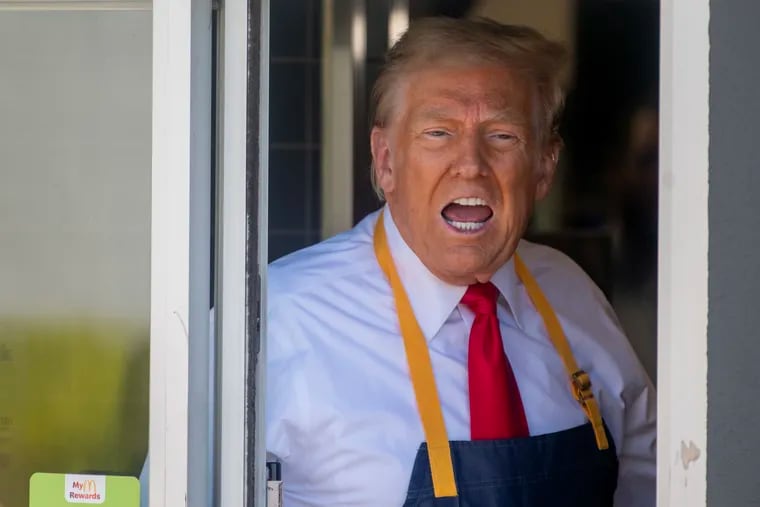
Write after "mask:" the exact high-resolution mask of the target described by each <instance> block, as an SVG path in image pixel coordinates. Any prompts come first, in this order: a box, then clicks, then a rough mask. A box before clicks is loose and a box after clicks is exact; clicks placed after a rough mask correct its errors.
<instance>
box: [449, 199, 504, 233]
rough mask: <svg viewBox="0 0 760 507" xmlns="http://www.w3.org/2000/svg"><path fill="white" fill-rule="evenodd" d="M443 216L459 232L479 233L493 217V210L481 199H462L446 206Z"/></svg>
mask: <svg viewBox="0 0 760 507" xmlns="http://www.w3.org/2000/svg"><path fill="white" fill-rule="evenodd" d="M441 216H442V217H443V219H444V220H445V221H446V223H447V224H449V225H450V226H451V227H452V228H453V229H455V230H457V231H459V232H477V231H479V230H481V229H482V228H483V227H485V226H486V223H487V222H488V221H489V220H490V219H491V217H493V210H492V209H491V207H490V206H489V205H488V203H487V202H486V201H484V200H483V199H481V198H479V197H460V198H459V199H455V200H453V201H452V202H450V203H449V204H448V205H446V207H445V208H443V210H442V211H441Z"/></svg>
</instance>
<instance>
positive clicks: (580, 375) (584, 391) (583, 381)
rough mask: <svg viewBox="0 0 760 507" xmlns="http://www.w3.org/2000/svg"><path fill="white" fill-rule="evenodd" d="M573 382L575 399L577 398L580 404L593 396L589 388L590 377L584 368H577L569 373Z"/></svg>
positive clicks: (583, 403)
mask: <svg viewBox="0 0 760 507" xmlns="http://www.w3.org/2000/svg"><path fill="white" fill-rule="evenodd" d="M571 378H572V382H573V390H574V391H575V399H577V400H578V401H579V402H580V403H581V405H585V404H586V400H590V399H591V398H593V397H594V393H593V391H592V390H591V377H589V374H588V373H586V372H585V371H584V370H578V371H576V372H575V373H573V374H572V375H571Z"/></svg>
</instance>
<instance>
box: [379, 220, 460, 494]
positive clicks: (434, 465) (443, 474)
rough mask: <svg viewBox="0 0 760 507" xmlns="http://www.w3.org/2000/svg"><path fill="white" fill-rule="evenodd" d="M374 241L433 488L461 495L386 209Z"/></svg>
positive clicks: (424, 341) (439, 491) (425, 345)
mask: <svg viewBox="0 0 760 507" xmlns="http://www.w3.org/2000/svg"><path fill="white" fill-rule="evenodd" d="M374 245H375V255H376V256H377V260H378V263H379V264H380V267H381V268H382V269H383V272H384V273H385V276H386V277H387V278H388V281H389V282H390V285H391V288H392V290H393V297H394V299H395V300H396V312H397V313H398V319H399V324H400V326H401V336H403V338H404V348H405V349H406V359H407V362H408V363H409V374H410V376H411V379H412V385H413V386H414V395H415V397H416V398H417V409H418V411H419V413H420V418H421V420H422V428H423V430H424V432H425V441H426V442H427V448H428V459H429V461H430V471H431V474H432V476H433V491H434V493H435V496H436V498H440V497H447V496H457V485H456V482H455V481H454V466H453V464H452V461H451V449H450V447H449V437H448V435H447V433H446V424H445V423H444V420H443V412H442V411H441V403H440V401H439V399H438V389H437V388H436V385H435V377H434V375H433V365H432V363H431V362H430V353H429V351H428V346H427V340H426V339H425V335H423V334H422V330H421V329H420V326H419V324H418V323H417V319H416V318H415V317H414V311H413V310H412V305H411V304H410V303H409V298H408V297H407V295H406V291H405V290H404V286H403V285H402V283H401V279H400V278H399V276H398V273H397V272H396V266H395V265H394V264H393V258H392V257H391V253H390V249H389V248H388V241H387V238H386V236H385V227H384V225H383V212H382V211H381V212H380V217H379V218H378V220H377V224H376V226H375V237H374Z"/></svg>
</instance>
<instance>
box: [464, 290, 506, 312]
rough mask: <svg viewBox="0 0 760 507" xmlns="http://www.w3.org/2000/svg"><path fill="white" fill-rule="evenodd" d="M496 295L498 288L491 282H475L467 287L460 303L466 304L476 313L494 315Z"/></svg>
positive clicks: (497, 294) (497, 295)
mask: <svg viewBox="0 0 760 507" xmlns="http://www.w3.org/2000/svg"><path fill="white" fill-rule="evenodd" d="M498 297H499V289H497V288H496V286H495V285H494V284H492V283H491V282H487V283H476V284H473V285H470V286H469V287H467V292H465V293H464V296H463V297H462V304H465V305H467V307H468V308H469V309H470V310H472V312H473V313H474V314H476V315H488V314H490V315H494V314H495V313H496V300H497V299H498Z"/></svg>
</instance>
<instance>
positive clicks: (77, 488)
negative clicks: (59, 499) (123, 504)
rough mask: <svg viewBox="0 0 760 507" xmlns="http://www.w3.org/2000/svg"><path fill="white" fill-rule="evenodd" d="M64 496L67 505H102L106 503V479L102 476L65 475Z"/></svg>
mask: <svg viewBox="0 0 760 507" xmlns="http://www.w3.org/2000/svg"><path fill="white" fill-rule="evenodd" d="M64 480H65V481H66V494H65V495H64V498H65V499H66V501H67V502H69V503H103V502H105V501H106V478H105V476H103V475H72V474H66V478H65V479H64Z"/></svg>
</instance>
